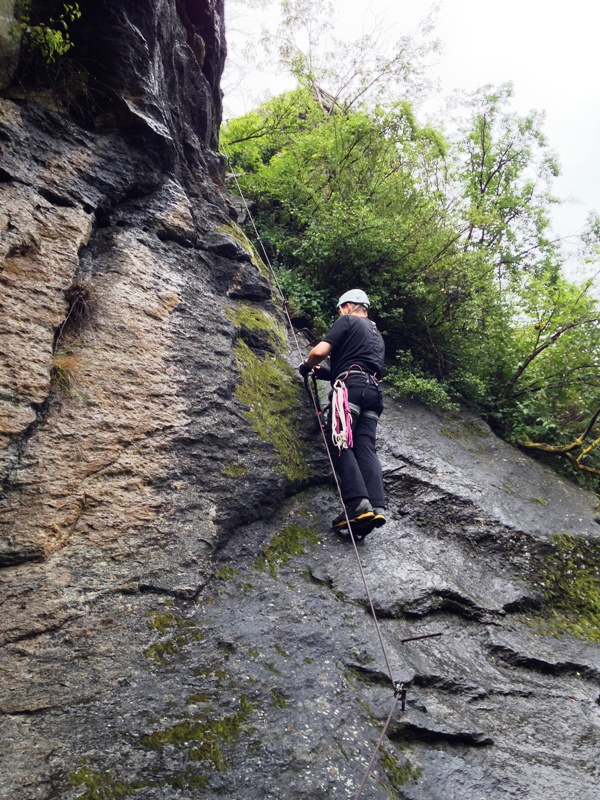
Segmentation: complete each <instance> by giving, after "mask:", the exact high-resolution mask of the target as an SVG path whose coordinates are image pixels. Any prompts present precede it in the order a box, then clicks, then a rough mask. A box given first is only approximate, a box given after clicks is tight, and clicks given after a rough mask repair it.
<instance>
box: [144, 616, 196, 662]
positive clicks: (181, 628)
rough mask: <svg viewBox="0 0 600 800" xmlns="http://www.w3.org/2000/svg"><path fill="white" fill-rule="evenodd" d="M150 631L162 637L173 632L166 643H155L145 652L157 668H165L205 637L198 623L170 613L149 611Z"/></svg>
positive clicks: (148, 622)
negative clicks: (186, 649)
mask: <svg viewBox="0 0 600 800" xmlns="http://www.w3.org/2000/svg"><path fill="white" fill-rule="evenodd" d="M146 618H147V624H148V627H149V628H150V630H153V631H157V632H158V633H159V634H161V635H165V634H166V633H168V632H171V631H172V632H173V635H171V636H169V637H168V638H167V639H165V640H164V641H160V642H154V644H151V645H150V647H148V648H147V649H146V650H145V651H144V655H145V656H146V658H148V659H150V660H151V661H154V663H155V664H156V666H158V667H165V666H167V665H168V664H169V663H170V661H171V660H172V659H173V658H174V657H176V656H179V655H182V654H183V653H184V650H185V648H186V647H187V645H189V644H190V643H191V642H194V641H195V642H201V641H202V640H203V639H204V635H203V634H202V633H201V632H200V631H199V630H198V623H197V622H196V621H195V620H193V619H182V618H181V617H178V616H176V615H175V614H173V613H171V612H170V611H164V610H161V611H149V612H148V613H147V614H146Z"/></svg>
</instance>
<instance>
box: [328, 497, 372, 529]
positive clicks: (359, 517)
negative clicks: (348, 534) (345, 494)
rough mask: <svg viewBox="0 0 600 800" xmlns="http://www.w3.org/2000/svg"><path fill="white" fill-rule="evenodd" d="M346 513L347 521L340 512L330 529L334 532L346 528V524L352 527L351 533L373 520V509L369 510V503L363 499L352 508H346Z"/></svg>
mask: <svg viewBox="0 0 600 800" xmlns="http://www.w3.org/2000/svg"><path fill="white" fill-rule="evenodd" d="M346 511H347V512H348V515H347V516H348V519H347V520H346V514H345V513H344V512H343V511H342V513H341V514H338V516H337V517H336V518H335V519H334V520H333V521H332V523H331V527H332V528H333V529H334V530H340V529H342V528H348V522H350V524H351V525H352V530H353V532H356V531H355V528H356V527H358V526H359V525H360V526H362V525H366V524H367V523H368V522H370V521H371V520H372V519H373V518H374V516H375V515H374V514H373V509H372V508H371V503H369V501H368V500H367V499H366V498H364V499H363V500H361V501H360V503H358V505H356V506H354V508H347V509H346Z"/></svg>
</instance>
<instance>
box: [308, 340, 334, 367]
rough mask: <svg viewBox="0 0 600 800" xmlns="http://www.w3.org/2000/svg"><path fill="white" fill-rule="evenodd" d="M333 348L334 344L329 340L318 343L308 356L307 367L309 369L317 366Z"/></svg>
mask: <svg viewBox="0 0 600 800" xmlns="http://www.w3.org/2000/svg"><path fill="white" fill-rule="evenodd" d="M332 349H333V345H331V344H329V342H325V341H322V342H319V344H316V345H315V346H314V347H313V349H312V350H311V351H310V353H309V354H308V356H307V357H306V362H305V363H306V365H307V367H308V368H309V369H312V368H313V367H316V366H317V364H319V363H320V362H321V361H323V359H324V358H327V356H328V355H329V353H331V350H332Z"/></svg>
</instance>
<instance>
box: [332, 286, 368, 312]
mask: <svg viewBox="0 0 600 800" xmlns="http://www.w3.org/2000/svg"><path fill="white" fill-rule="evenodd" d="M345 303H358V304H359V305H361V306H366V307H367V308H368V307H369V298H368V297H367V295H366V294H365V292H363V290H362V289H350V291H349V292H346V293H345V294H343V295H342V296H341V297H340V299H339V300H338V304H337V307H338V308H340V306H343V305H344V304H345Z"/></svg>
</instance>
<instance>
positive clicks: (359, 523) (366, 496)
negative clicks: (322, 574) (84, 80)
mask: <svg viewBox="0 0 600 800" xmlns="http://www.w3.org/2000/svg"><path fill="white" fill-rule="evenodd" d="M337 308H338V314H339V319H337V320H336V322H335V324H334V325H333V327H332V328H331V330H330V331H329V332H328V333H327V334H326V335H325V336H324V337H323V339H322V341H320V342H319V343H318V344H316V345H315V346H314V347H313V349H312V350H311V351H310V353H309V354H308V357H307V358H306V361H305V362H303V363H302V364H300V366H299V367H298V371H299V372H300V374H301V375H302V376H303V377H306V376H307V375H309V374H312V375H314V376H315V377H317V378H320V379H322V380H330V382H331V385H332V387H336V386H340V383H338V382H341V386H340V388H342V389H343V386H344V385H345V388H346V390H347V398H348V406H349V409H350V412H351V415H352V422H351V431H350V434H349V435H348V437H347V444H345V445H342V446H341V448H340V449H338V447H336V445H335V444H334V442H333V439H332V428H334V426H335V421H334V419H333V416H334V414H333V406H332V405H330V411H329V415H328V421H327V426H326V432H327V445H328V447H329V451H330V453H331V454H332V460H333V463H334V466H335V470H336V473H337V475H338V478H339V481H340V486H341V490H342V499H343V501H344V505H345V507H346V510H345V512H342V513H341V514H340V515H339V516H337V517H336V518H335V519H334V520H333V522H332V527H333V528H334V529H335V530H336V531H338V532H340V533H344V532H345V533H347V528H348V521H349V522H350V524H351V526H352V533H353V534H354V536H355V538H358V539H362V538H364V537H365V536H366V535H367V534H369V533H371V531H372V530H373V529H374V528H380V527H381V526H382V525H385V521H386V520H385V505H386V504H385V496H384V490H383V475H382V471H381V464H380V462H379V458H378V457H377V453H376V451H375V436H376V431H377V421H378V419H379V416H380V414H381V412H382V410H383V392H382V390H381V387H380V385H379V378H378V376H380V375H381V371H382V369H383V361H384V356H385V345H384V343H383V339H382V337H381V334H380V333H379V331H378V330H377V326H376V325H375V323H374V322H373V321H372V320H370V319H369V318H368V311H367V310H368V308H369V298H368V297H367V295H366V294H365V292H363V291H362V290H361V289H352V290H351V291H349V292H346V293H345V294H343V295H342V296H341V297H340V299H339V301H338V304H337ZM327 356H330V364H331V367H330V369H327V367H319V366H318V365H319V364H320V362H321V361H322V360H323V359H324V358H326V357H327ZM333 395H334V391H333V390H332V393H331V394H330V400H331V399H332V396H333ZM334 430H335V428H334ZM346 514H347V517H348V520H347V519H346Z"/></svg>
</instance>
